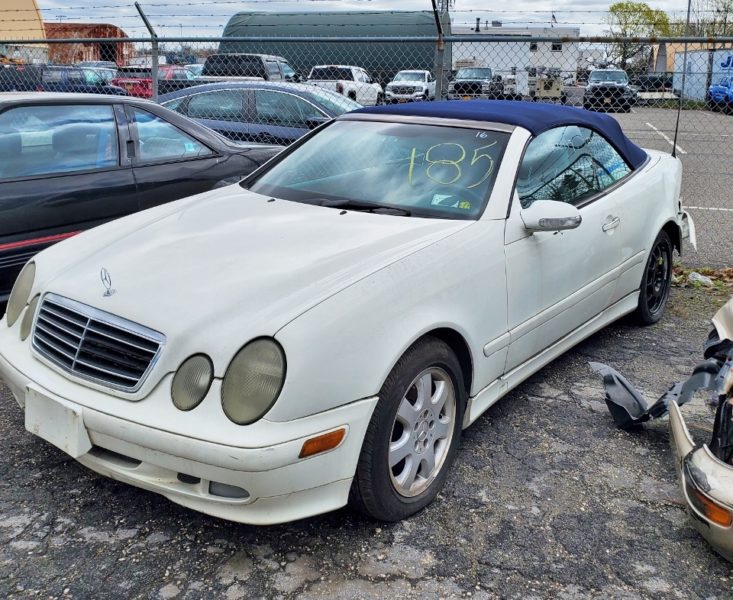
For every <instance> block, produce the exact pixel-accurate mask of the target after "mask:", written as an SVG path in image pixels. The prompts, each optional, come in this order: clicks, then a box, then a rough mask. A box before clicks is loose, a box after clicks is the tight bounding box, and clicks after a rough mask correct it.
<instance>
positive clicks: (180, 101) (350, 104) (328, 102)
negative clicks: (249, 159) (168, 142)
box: [159, 81, 361, 144]
mask: <svg viewBox="0 0 733 600" xmlns="http://www.w3.org/2000/svg"><path fill="white" fill-rule="evenodd" d="M159 102H160V103H161V104H162V105H163V106H165V107H167V108H169V109H171V110H175V111H176V112H178V113H181V114H182V115H186V116H187V117H190V118H191V119H194V120H196V121H198V122H199V123H201V124H202V125H206V126H207V127H211V129H213V130H214V131H218V132H219V133H220V134H222V135H224V136H226V137H228V138H230V139H233V140H241V141H252V142H260V143H269V144H290V143H291V142H294V141H295V140H297V139H298V138H299V137H301V136H302V135H304V134H305V133H307V132H308V130H309V129H314V128H315V127H317V126H318V125H320V124H321V123H324V122H326V121H328V120H329V119H331V118H333V117H337V116H339V115H342V114H344V113H347V112H349V111H352V110H356V109H358V108H361V105H360V104H357V103H356V102H354V101H353V100H350V99H349V98H345V97H344V96H341V95H339V94H335V93H333V92H329V91H328V90H322V89H319V88H317V87H314V86H311V85H304V84H299V83H285V82H282V81H279V82H267V81H260V82H258V81H248V82H231V83H211V84H203V85H197V86H196V87H192V88H188V89H186V90H181V91H179V92H173V93H172V94H166V95H165V96H161V97H160V99H159Z"/></svg>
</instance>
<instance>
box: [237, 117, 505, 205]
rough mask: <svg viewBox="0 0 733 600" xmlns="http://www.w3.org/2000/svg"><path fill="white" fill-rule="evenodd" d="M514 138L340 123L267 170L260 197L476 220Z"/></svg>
mask: <svg viewBox="0 0 733 600" xmlns="http://www.w3.org/2000/svg"><path fill="white" fill-rule="evenodd" d="M508 139H509V134H508V133H504V132H498V131H485V130H483V129H471V128H458V127H440V126H436V125H417V124H407V123H378V122H368V121H336V122H335V123H333V124H332V125H330V126H328V127H326V128H325V129H323V130H321V132H320V133H318V134H316V135H314V136H313V137H311V138H310V139H308V140H307V141H306V142H305V143H303V144H302V145H301V146H299V147H298V148H296V149H295V150H294V151H293V152H292V153H291V154H289V155H288V156H286V157H285V158H283V159H282V160H281V161H280V162H278V163H277V164H275V165H273V166H272V167H271V168H270V169H268V170H267V171H266V172H264V173H262V174H261V175H259V176H258V177H257V179H255V180H254V181H253V182H249V189H250V190H251V191H253V192H256V193H258V194H264V195H268V196H272V197H274V198H281V199H284V200H291V201H294V202H304V203H311V204H321V205H326V206H328V205H330V206H333V207H334V208H346V209H347V210H348V209H349V208H350V207H349V206H347V204H348V203H351V204H352V205H355V206H358V207H359V208H361V209H362V210H363V209H378V208H380V207H387V208H388V209H389V208H392V209H397V210H398V211H404V212H402V213H401V214H409V215H412V216H419V217H438V218H449V219H477V218H478V217H479V216H480V215H481V213H482V211H483V209H484V207H485V205H486V203H487V201H488V198H489V196H490V194H491V190H492V189H493V187H494V181H495V179H496V173H497V171H498V169H499V164H500V163H501V159H502V156H503V154H504V148H505V147H506V144H507V141H508Z"/></svg>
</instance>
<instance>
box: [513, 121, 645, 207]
mask: <svg viewBox="0 0 733 600" xmlns="http://www.w3.org/2000/svg"><path fill="white" fill-rule="evenodd" d="M630 172H631V169H630V168H629V166H628V165H627V164H626V162H625V161H624V160H623V158H621V155H620V154H619V153H618V152H616V150H615V149H614V148H613V146H611V144H609V143H608V142H607V141H606V140H605V138H603V136H601V135H600V134H598V133H596V132H595V131H591V130H590V129H585V128H583V127H576V126H570V127H557V128H555V129H551V130H550V131H546V132H545V133H542V134H540V135H538V136H537V137H536V138H535V139H533V140H532V141H531V142H530V143H529V146H528V147H527V151H526V152H525V154H524V158H523V159H522V164H521V165H520V167H519V176H518V178H517V193H518V194H519V199H520V201H521V203H522V207H523V208H527V207H528V206H529V205H530V204H532V202H534V201H535V200H555V201H558V202H568V203H570V204H574V205H578V204H581V203H582V202H583V201H584V200H586V199H588V198H589V197H591V196H593V195H595V194H597V193H598V192H601V191H603V190H604V189H606V188H607V187H609V186H611V185H613V184H614V183H616V182H617V181H619V180H620V179H622V178H623V177H625V176H626V175H628V174H629V173H630Z"/></svg>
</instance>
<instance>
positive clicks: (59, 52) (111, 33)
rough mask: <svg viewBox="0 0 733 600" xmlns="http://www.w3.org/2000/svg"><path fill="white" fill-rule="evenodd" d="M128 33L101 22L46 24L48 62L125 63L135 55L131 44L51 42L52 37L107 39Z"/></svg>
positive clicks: (124, 35) (120, 37)
mask: <svg viewBox="0 0 733 600" xmlns="http://www.w3.org/2000/svg"><path fill="white" fill-rule="evenodd" d="M126 37H127V34H126V33H125V32H124V31H123V30H122V29H120V28H119V27H116V26H115V25H107V24H101V23H46V39H48V40H49V44H48V61H49V62H52V63H56V64H66V65H69V64H74V63H77V62H80V61H82V60H108V61H112V62H114V63H117V64H118V65H124V64H126V63H127V61H128V60H129V59H130V58H131V57H132V56H133V55H134V47H133V45H132V43H126V42H122V43H119V42H118V43H114V42H109V43H107V42H90V43H75V44H58V43H57V44H54V43H52V42H51V40H54V39H73V38H87V39H92V38H110V39H122V38H126Z"/></svg>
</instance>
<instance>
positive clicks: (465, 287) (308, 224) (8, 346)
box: [0, 100, 688, 524]
mask: <svg viewBox="0 0 733 600" xmlns="http://www.w3.org/2000/svg"><path fill="white" fill-rule="evenodd" d="M515 181H516V186H515ZM680 186H681V166H680V161H679V160H678V159H677V158H674V157H672V156H670V155H669V154H668V153H665V152H658V151H654V150H642V149H641V148H639V147H637V146H636V145H634V144H633V143H632V142H631V141H630V140H629V139H628V138H626V136H624V134H623V132H622V131H621V128H620V126H619V124H618V123H617V122H616V121H615V120H614V119H612V118H611V117H609V116H607V115H595V114H593V113H588V112H585V111H580V110H578V109H576V108H570V107H563V106H560V105H549V104H547V105H546V104H534V103H529V102H491V101H480V100H477V101H475V102H471V103H462V102H417V103H411V104H401V105H389V106H382V107H374V108H364V109H360V110H359V111H356V112H353V113H348V114H345V115H342V116H341V117H338V118H337V119H335V120H333V121H330V122H329V123H327V124H324V125H323V126H322V127H320V128H319V129H318V130H316V131H314V132H312V133H311V134H308V135H306V136H304V137H303V138H301V139H300V140H299V141H297V142H295V143H294V144H293V145H291V146H290V147H289V148H287V149H286V150H284V151H283V152H282V153H281V154H279V155H278V156H276V157H275V158H273V159H272V160H271V161H270V162H269V163H268V164H266V165H265V166H263V167H262V168H261V169H259V170H258V171H256V172H254V173H252V174H251V175H250V176H249V177H248V178H246V179H245V180H243V181H242V182H241V183H240V184H239V186H231V187H227V188H225V189H219V190H213V191H211V192H208V193H206V194H201V195H198V196H194V197H191V198H188V199H185V200H181V201H179V202H176V203H173V204H168V205H165V206H159V207H156V208H154V209H151V210H149V211H145V212H143V213H140V214H138V215H133V216H130V217H127V218H124V219H120V220H118V221H115V222H114V223H110V224H107V225H105V226H103V227H99V228H96V229H94V230H92V231H89V232H86V233H83V234H81V235H79V236H76V237H75V238H72V239H70V240H67V241H65V242H63V243H61V244H58V245H56V246H54V247H52V248H50V249H48V250H46V251H44V252H43V253H41V254H40V255H38V256H37V257H36V258H35V259H34V260H33V261H31V262H29V263H28V265H27V266H26V267H25V268H24V270H23V272H22V273H21V275H20V276H19V277H18V280H17V282H16V284H15V287H14V288H13V292H12V295H11V300H10V303H9V307H8V313H7V316H6V318H5V320H4V323H3V324H2V325H0V376H2V378H3V379H4V380H5V381H6V382H7V384H8V386H9V388H10V390H11V391H12V393H13V395H14V396H15V398H16V399H17V401H18V403H19V405H20V406H21V407H24V410H25V426H26V428H27V429H28V430H29V431H31V432H33V433H34V434H35V435H38V436H40V437H41V438H43V439H45V440H47V441H49V442H50V443H52V444H54V445H56V446H57V447H59V448H61V449H62V450H64V451H65V452H66V453H67V454H69V455H70V456H72V457H74V458H76V459H77V460H78V461H79V462H80V463H81V464H83V465H85V466H87V467H89V468H90V469H92V470H95V471H97V472H99V473H102V474H104V475H107V476H110V477H113V478H115V479H119V480H120V481H123V482H127V483H129V484H132V485H136V486H139V487H142V488H144V489H147V490H151V491H155V492H158V493H160V494H163V495H165V496H166V497H167V498H169V499H171V500H173V501H174V502H177V503H180V504H182V505H184V506H188V507H191V508H193V509H196V510H200V511H203V512H206V513H207V514H210V515H213V516H218V517H222V518H226V519H231V520H234V521H240V522H246V523H256V524H266V523H277V522H282V521H289V520H293V519H298V518H302V517H307V516H310V515H315V514H318V513H322V512H326V511H329V510H333V509H336V508H338V507H340V506H343V505H345V504H346V503H347V500H348V499H349V497H351V499H352V501H353V503H354V506H356V507H358V508H360V509H361V510H364V511H365V512H366V513H367V514H368V515H371V516H372V517H374V518H377V519H383V520H387V521H395V520H398V519H402V518H405V517H407V516H409V515H411V514H413V513H415V512H416V511H418V510H420V509H421V508H423V507H424V506H426V505H427V504H428V503H429V502H431V501H432V500H433V499H434V498H435V497H436V495H437V494H438V492H439V490H440V489H441V487H442V486H443V484H444V482H445V480H446V477H448V473H449V470H450V467H451V464H452V462H453V459H454V458H455V455H456V450H457V448H458V445H459V440H460V437H461V431H462V429H463V428H464V427H466V426H468V425H469V424H470V423H472V422H473V421H475V420H476V419H477V418H478V417H479V415H481V414H482V413H483V412H484V411H485V410H486V409H488V408H489V407H490V406H491V405H492V404H493V403H494V402H496V401H497V400H498V399H499V398H500V397H501V396H503V395H505V394H506V393H507V392H508V391H509V390H511V389H512V388H514V387H515V386H517V385H518V384H519V383H520V382H521V381H523V380H524V379H526V378H527V377H529V376H530V375H531V374H532V373H534V372H536V371H537V370H538V369H540V368H541V367H542V366H543V365H545V364H547V363H548V362H549V361H551V360H552V359H554V358H555V357H557V356H559V355H560V354H562V353H563V352H564V351H565V350H567V349H568V348H570V347H572V346H573V345H574V344H576V343H578V342H579V341H581V340H582V339H584V338H586V337H588V336H589V335H591V334H593V333H594V332H596V331H598V330H599V329H601V328H602V327H604V326H606V325H607V324H609V323H611V322H612V321H614V320H616V319H618V318H619V317H621V316H623V315H625V314H627V313H635V314H636V316H637V318H638V319H639V320H640V322H642V323H651V322H654V321H657V320H658V319H659V318H660V317H661V316H662V314H663V312H664V309H665V306H666V302H667V294H668V291H669V285H670V281H671V264H672V252H673V249H674V248H675V247H676V248H678V249H679V248H680V246H681V242H682V238H683V237H684V232H685V225H686V223H688V222H687V220H686V216H685V213H684V212H682V210H681V206H680V199H679V190H680ZM558 232H562V233H561V234H558ZM572 257H582V260H580V259H579V260H569V259H572ZM67 467H68V465H67V464H66V463H64V462H63V461H62V462H61V463H60V464H59V468H61V469H64V468H67ZM39 510H42V508H39Z"/></svg>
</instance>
